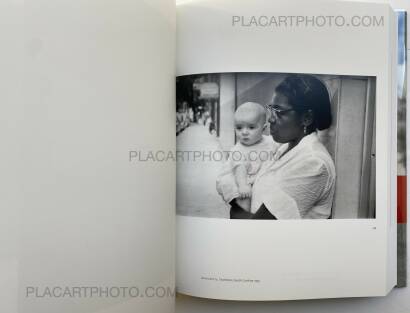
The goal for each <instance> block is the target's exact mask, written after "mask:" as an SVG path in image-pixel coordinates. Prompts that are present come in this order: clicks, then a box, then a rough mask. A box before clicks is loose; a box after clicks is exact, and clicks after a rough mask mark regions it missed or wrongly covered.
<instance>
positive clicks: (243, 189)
mask: <svg viewBox="0 0 410 313" xmlns="http://www.w3.org/2000/svg"><path fill="white" fill-rule="evenodd" d="M247 176H248V172H247V166H246V164H240V165H238V166H237V167H236V168H235V180H236V183H237V185H238V191H239V194H240V197H241V198H242V199H244V198H250V197H251V194H252V188H251V185H249V183H248V181H247V180H248V179H247V178H248V177H247Z"/></svg>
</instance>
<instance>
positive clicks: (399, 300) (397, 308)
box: [176, 0, 410, 313]
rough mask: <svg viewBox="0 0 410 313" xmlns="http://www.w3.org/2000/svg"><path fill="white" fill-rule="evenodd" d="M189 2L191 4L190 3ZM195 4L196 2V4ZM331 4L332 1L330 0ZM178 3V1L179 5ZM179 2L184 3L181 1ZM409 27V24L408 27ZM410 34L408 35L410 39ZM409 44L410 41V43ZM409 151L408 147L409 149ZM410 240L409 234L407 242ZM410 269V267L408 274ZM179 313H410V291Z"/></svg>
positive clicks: (199, 305) (187, 306)
mask: <svg viewBox="0 0 410 313" xmlns="http://www.w3.org/2000/svg"><path fill="white" fill-rule="evenodd" d="M188 1H189V0H188ZM193 1H195V0H193ZM329 1H331V0H329ZM177 2H178V1H177ZM179 2H185V0H181V1H179ZM367 2H389V3H391V5H392V6H393V8H394V9H407V11H408V12H410V1H409V0H390V1H387V0H386V1H384V0H378V1H367ZM409 24H410V23H408V25H409ZM409 34H410V31H409V32H408V38H409V37H410V36H409ZM408 42H409V41H408ZM408 151H409V146H408ZM409 240H410V236H409V234H408V240H407V241H408V242H409ZM409 270H410V267H409V266H408V271H409ZM176 312H177V313H230V312H232V313H233V312H235V313H242V312H252V313H267V312H275V313H288V312H289V313H290V312H292V313H298V312H303V313H313V312H315V313H318V312H335V313H338V312H353V313H354V312H358V313H365V312H369V313H370V312H371V313H410V288H409V287H407V288H401V289H394V290H393V291H392V292H391V293H390V294H389V295H388V296H386V297H381V298H350V299H349V298H346V299H323V300H299V301H278V302H240V301H239V302H236V301H217V300H207V299H200V298H193V297H188V296H182V295H181V296H178V297H177V301H176Z"/></svg>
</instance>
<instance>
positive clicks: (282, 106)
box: [217, 74, 336, 219]
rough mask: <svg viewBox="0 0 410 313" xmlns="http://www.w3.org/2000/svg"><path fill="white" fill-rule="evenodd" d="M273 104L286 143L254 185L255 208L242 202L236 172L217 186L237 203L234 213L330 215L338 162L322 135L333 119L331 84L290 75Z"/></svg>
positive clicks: (272, 120) (273, 129)
mask: <svg viewBox="0 0 410 313" xmlns="http://www.w3.org/2000/svg"><path fill="white" fill-rule="evenodd" d="M267 108H268V111H269V124H270V134H271V136H272V138H273V140H274V141H275V142H277V143H278V144H280V147H279V149H278V150H277V152H276V153H275V155H274V157H273V158H272V159H271V160H269V161H268V162H269V165H267V166H265V167H264V168H265V170H264V171H262V173H260V175H258V177H257V178H256V179H255V181H254V183H253V185H252V198H251V210H250V212H249V211H247V210H244V209H243V208H242V207H241V206H240V205H239V204H238V202H239V203H240V201H239V200H240V199H239V198H238V193H237V192H233V190H235V189H233V188H232V186H231V184H232V177H229V175H225V176H223V175H222V176H220V177H218V180H217V189H218V192H219V193H220V194H221V196H222V197H223V199H224V200H225V201H226V202H227V203H229V205H230V206H231V208H230V218H231V219H317V218H321V219H326V218H329V217H330V215H331V208H332V202H333V195H334V189H335V178H336V173H335V166H334V162H333V160H332V158H331V156H330V154H329V152H328V151H327V149H326V148H325V146H324V145H323V144H322V143H321V142H320V141H319V139H318V135H317V131H318V130H325V129H327V128H329V127H330V125H331V122H332V116H331V108H330V96H329V92H328V90H327V88H326V86H325V85H324V84H323V83H322V82H321V81H320V80H319V79H318V78H316V77H314V76H311V75H296V74H293V75H289V76H288V77H286V78H285V79H284V80H283V81H282V82H281V83H279V85H278V86H277V87H276V88H275V90H274V94H273V97H272V101H271V103H269V104H268V105H267Z"/></svg>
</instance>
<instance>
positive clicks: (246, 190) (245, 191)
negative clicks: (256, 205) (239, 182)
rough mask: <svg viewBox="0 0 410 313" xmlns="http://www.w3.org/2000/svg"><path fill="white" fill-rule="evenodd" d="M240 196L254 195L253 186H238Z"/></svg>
mask: <svg viewBox="0 0 410 313" xmlns="http://www.w3.org/2000/svg"><path fill="white" fill-rule="evenodd" d="M238 191H239V197H240V198H241V199H246V198H250V197H252V187H251V185H243V186H238Z"/></svg>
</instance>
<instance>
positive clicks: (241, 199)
mask: <svg viewBox="0 0 410 313" xmlns="http://www.w3.org/2000/svg"><path fill="white" fill-rule="evenodd" d="M267 120H268V119H267V111H266V109H265V108H264V106H263V105H261V104H259V103H256V102H246V103H243V104H242V105H240V106H239V107H238V109H237V110H236V112H235V115H234V123H235V134H236V138H237V140H238V142H237V143H236V144H235V146H233V148H232V149H231V150H230V152H229V156H228V162H227V167H225V168H224V170H223V171H224V173H226V171H229V172H231V174H232V175H233V176H234V178H235V179H234V182H235V186H232V189H233V190H235V191H236V192H234V194H235V193H236V194H237V195H238V197H237V203H238V205H240V206H241V207H242V208H243V209H244V210H246V211H250V208H251V198H252V185H253V183H254V182H255V178H256V177H257V175H258V173H260V172H261V169H262V168H263V167H264V166H266V165H267V163H268V162H267V161H268V160H272V159H273V158H272V156H273V155H274V153H275V152H276V150H277V147H278V145H277V144H276V143H275V142H274V141H273V139H272V137H271V136H265V135H263V132H264V131H265V129H266V128H267V123H268V122H267Z"/></svg>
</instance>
